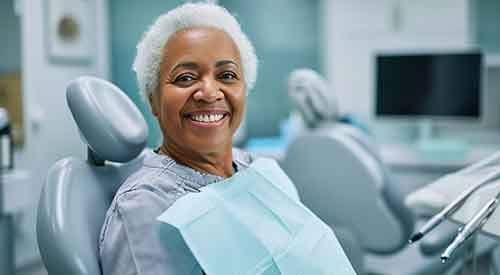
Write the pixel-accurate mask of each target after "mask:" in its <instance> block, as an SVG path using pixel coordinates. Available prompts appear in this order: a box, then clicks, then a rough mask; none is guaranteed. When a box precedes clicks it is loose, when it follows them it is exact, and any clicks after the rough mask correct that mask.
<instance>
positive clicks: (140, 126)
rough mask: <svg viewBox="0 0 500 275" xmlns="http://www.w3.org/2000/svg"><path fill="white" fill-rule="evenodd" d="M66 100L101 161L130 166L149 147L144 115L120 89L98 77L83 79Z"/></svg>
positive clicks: (72, 85) (69, 89)
mask: <svg viewBox="0 0 500 275" xmlns="http://www.w3.org/2000/svg"><path fill="white" fill-rule="evenodd" d="M66 99H67V102H68V106H69V109H70V110H71V114H72V115H73V119H74V120H75V122H76V124H77V126H78V129H79V130H80V134H81V135H82V137H83V139H84V142H86V143H87V145H88V146H89V147H90V149H91V150H92V151H93V153H95V154H96V155H97V156H98V157H99V158H102V159H103V160H110V161H115V162H127V161H130V160H132V159H134V158H135V157H137V156H138V155H139V154H140V153H141V152H142V150H143V149H144V147H145V145H146V139H147V136H148V127H147V124H146V122H145V120H144V117H143V116H142V114H141V112H140V111H139V109H137V107H136V106H135V104H134V103H133V102H132V101H131V100H130V99H129V98H128V97H127V95H125V93H124V92H122V90H120V88H118V87H116V86H115V85H113V84H111V83H110V82H108V81H105V80H102V79H99V78H95V77H89V76H84V77H79V78H77V79H75V80H73V81H72V82H70V83H69V85H68V87H67V88H66Z"/></svg>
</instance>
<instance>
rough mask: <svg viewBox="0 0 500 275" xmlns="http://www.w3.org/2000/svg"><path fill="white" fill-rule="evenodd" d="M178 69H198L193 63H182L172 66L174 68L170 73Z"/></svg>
mask: <svg viewBox="0 0 500 275" xmlns="http://www.w3.org/2000/svg"><path fill="white" fill-rule="evenodd" d="M179 68H184V69H188V70H196V69H198V68H199V66H198V64H196V63H195V62H182V63H179V64H177V65H175V66H174V68H173V69H172V70H171V72H175V71H176V70H177V69H179Z"/></svg>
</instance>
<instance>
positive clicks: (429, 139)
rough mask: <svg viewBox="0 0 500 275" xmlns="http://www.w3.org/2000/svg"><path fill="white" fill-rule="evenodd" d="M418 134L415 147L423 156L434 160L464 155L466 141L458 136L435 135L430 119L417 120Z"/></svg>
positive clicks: (451, 158)
mask: <svg viewBox="0 0 500 275" xmlns="http://www.w3.org/2000/svg"><path fill="white" fill-rule="evenodd" d="M417 127H418V136H417V140H416V144H415V145H416V149H417V151H418V152H419V153H421V154H423V156H426V157H430V158H433V159H436V160H443V159H447V160H459V159H462V158H464V157H465V153H466V151H467V149H468V147H469V146H468V143H467V141H466V140H464V139H460V138H446V137H437V136H435V135H434V131H433V130H434V129H433V124H432V120H431V119H422V120H420V121H419V122H418V126H417Z"/></svg>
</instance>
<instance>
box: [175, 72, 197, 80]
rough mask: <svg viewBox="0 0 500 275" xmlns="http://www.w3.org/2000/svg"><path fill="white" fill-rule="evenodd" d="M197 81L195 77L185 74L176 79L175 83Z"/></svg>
mask: <svg viewBox="0 0 500 275" xmlns="http://www.w3.org/2000/svg"><path fill="white" fill-rule="evenodd" d="M193 80H195V78H194V76H192V75H190V74H183V75H180V76H178V77H177V78H176V79H175V82H189V81H193Z"/></svg>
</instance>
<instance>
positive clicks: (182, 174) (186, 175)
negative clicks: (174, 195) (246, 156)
mask: <svg viewBox="0 0 500 275" xmlns="http://www.w3.org/2000/svg"><path fill="white" fill-rule="evenodd" d="M238 157H239V154H238V153H236V152H235V151H233V165H235V166H236V167H235V168H236V171H241V170H243V169H244V168H246V166H247V165H245V163H244V161H241V160H239V159H238ZM143 163H144V166H147V167H151V168H160V169H165V170H169V171H170V172H172V173H173V174H175V175H176V176H177V177H178V178H179V179H180V180H182V181H184V182H185V183H186V184H191V185H193V186H191V187H194V188H201V187H204V186H206V185H208V184H210V183H214V182H217V181H221V180H224V177H221V176H216V175H212V174H209V173H204V172H199V171H197V170H194V169H193V168H191V167H188V166H186V165H183V164H180V163H178V162H176V161H175V160H174V159H172V158H171V157H169V156H167V155H163V154H157V153H155V152H153V151H152V150H150V149H148V150H146V155H145V157H144V161H143Z"/></svg>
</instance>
